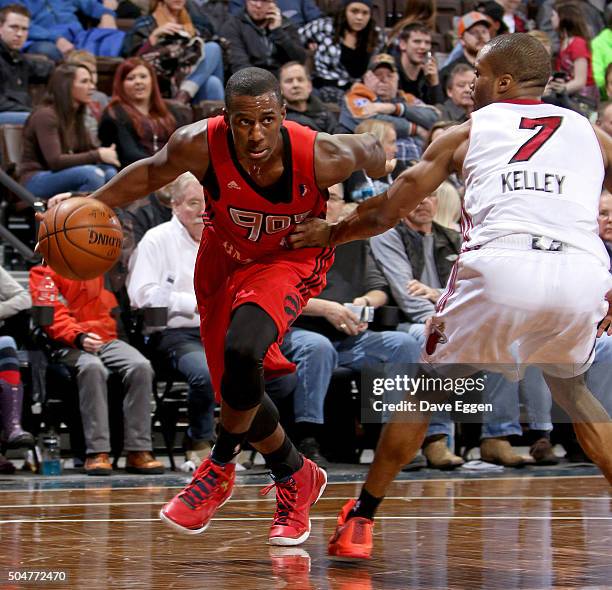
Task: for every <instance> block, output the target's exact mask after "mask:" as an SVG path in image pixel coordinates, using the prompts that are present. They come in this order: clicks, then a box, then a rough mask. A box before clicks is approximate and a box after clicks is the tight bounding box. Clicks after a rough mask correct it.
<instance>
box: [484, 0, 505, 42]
mask: <svg viewBox="0 0 612 590" xmlns="http://www.w3.org/2000/svg"><path fill="white" fill-rule="evenodd" d="M476 10H477V11H478V12H480V13H482V14H484V15H485V16H488V17H489V21H490V22H491V37H497V35H505V34H506V33H509V30H508V25H506V23H505V22H504V14H505V9H504V7H503V6H502V5H501V4H499V3H498V2H496V1H495V0H487V1H486V2H480V3H479V4H477V5H476Z"/></svg>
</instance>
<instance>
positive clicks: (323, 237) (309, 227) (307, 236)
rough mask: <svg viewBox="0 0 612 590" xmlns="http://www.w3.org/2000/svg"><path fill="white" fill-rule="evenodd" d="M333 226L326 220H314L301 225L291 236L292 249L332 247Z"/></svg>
mask: <svg viewBox="0 0 612 590" xmlns="http://www.w3.org/2000/svg"><path fill="white" fill-rule="evenodd" d="M331 228H332V225H331V224H329V223H327V221H325V220H324V219H318V218H312V219H308V220H306V221H304V222H303V223H299V224H298V225H297V226H296V227H295V229H294V230H293V233H292V234H291V235H290V236H289V244H290V245H291V248H293V249H295V248H316V247H319V248H325V247H326V246H330V245H331V244H330V239H331Z"/></svg>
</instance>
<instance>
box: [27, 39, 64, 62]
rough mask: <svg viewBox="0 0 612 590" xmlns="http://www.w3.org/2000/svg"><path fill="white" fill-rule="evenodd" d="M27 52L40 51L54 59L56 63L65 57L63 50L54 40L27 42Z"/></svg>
mask: <svg viewBox="0 0 612 590" xmlns="http://www.w3.org/2000/svg"><path fill="white" fill-rule="evenodd" d="M24 51H25V53H40V54H42V55H46V56H47V57H48V58H49V59H52V60H53V61H54V62H55V63H59V62H60V61H62V60H63V59H64V56H63V54H62V52H61V51H60V50H59V49H58V48H57V45H56V44H55V43H53V41H34V42H33V43H30V44H26V47H25V49H24Z"/></svg>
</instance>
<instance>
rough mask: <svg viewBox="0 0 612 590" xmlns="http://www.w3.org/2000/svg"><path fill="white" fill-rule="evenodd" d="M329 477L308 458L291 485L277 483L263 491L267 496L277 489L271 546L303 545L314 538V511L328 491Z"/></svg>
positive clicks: (286, 482) (289, 480)
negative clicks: (326, 487) (312, 508)
mask: <svg viewBox="0 0 612 590" xmlns="http://www.w3.org/2000/svg"><path fill="white" fill-rule="evenodd" d="M326 485H327V474H326V473H325V471H323V469H321V468H320V467H319V466H318V465H317V464H316V463H314V462H312V461H311V460H310V459H307V458H306V457H304V465H302V467H301V469H299V470H298V471H296V472H295V473H294V474H293V475H292V476H291V477H290V478H289V479H288V480H287V481H283V482H273V483H271V484H270V485H269V486H267V487H265V488H264V489H263V490H262V491H261V495H262V496H265V495H266V494H267V493H268V492H269V491H270V490H271V489H272V488H273V487H274V486H276V512H275V514H274V520H273V521H272V526H271V527H270V534H269V536H268V543H270V545H284V546H287V545H299V544H300V543H303V542H304V541H305V540H306V539H308V536H309V535H310V518H309V517H308V515H309V513H310V507H311V506H312V505H313V504H315V503H316V502H317V500H318V499H319V498H320V497H321V495H322V494H323V492H324V491H325V486H326Z"/></svg>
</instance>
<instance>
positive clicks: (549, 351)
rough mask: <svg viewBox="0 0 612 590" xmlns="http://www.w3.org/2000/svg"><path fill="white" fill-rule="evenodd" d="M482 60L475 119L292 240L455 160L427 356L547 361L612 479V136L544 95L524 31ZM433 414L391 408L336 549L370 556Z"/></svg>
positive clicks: (325, 229) (409, 204) (398, 207)
mask: <svg viewBox="0 0 612 590" xmlns="http://www.w3.org/2000/svg"><path fill="white" fill-rule="evenodd" d="M475 73H476V77H475V80H474V82H473V83H472V84H473V85H472V94H473V98H474V103H475V106H476V110H475V111H474V113H473V114H472V118H471V120H470V121H468V122H466V123H464V124H463V125H461V126H459V127H456V128H454V129H453V130H451V131H449V132H448V133H446V134H444V135H443V136H442V137H441V138H439V139H437V140H436V141H435V142H434V143H433V144H432V145H431V147H430V148H429V149H428V150H427V151H426V152H425V154H424V155H423V159H422V160H421V161H420V162H419V163H418V164H417V165H415V166H413V167H412V168H409V169H408V170H407V171H405V172H404V173H402V174H401V175H400V176H398V178H397V179H396V181H395V182H394V183H393V185H392V186H391V187H390V188H389V190H388V191H387V192H386V193H383V194H381V195H379V196H376V197H373V198H371V199H369V200H368V201H366V202H365V203H363V204H361V205H359V207H358V208H357V209H356V211H355V212H354V213H353V214H352V215H351V216H349V217H347V218H346V219H345V220H344V221H342V222H340V223H338V224H336V225H333V226H331V225H329V224H327V223H326V222H324V221H322V220H313V221H309V222H307V223H306V224H304V225H301V226H298V227H297V228H296V230H295V235H294V236H291V238H290V241H291V243H292V244H293V245H294V246H295V247H304V246H316V245H318V246H330V245H334V244H340V243H343V242H347V241H350V240H355V239H363V238H367V237H370V236H373V235H375V234H378V233H382V232H384V231H386V230H388V229H390V228H392V227H394V226H395V224H396V223H397V222H398V221H399V220H400V219H401V218H403V217H405V216H406V215H407V214H408V212H410V211H411V210H412V209H414V208H415V207H416V206H417V204H418V203H420V202H421V201H422V200H423V199H424V198H425V197H426V196H427V195H429V194H430V193H432V192H433V191H434V190H435V189H436V188H437V187H438V186H439V184H440V183H441V182H442V181H443V180H444V179H445V178H446V177H447V176H448V175H449V174H450V173H452V172H457V173H460V174H461V175H462V176H463V177H464V179H465V182H466V192H465V197H464V203H463V209H464V217H463V220H462V221H463V224H462V225H463V229H464V246H463V249H462V253H461V256H460V257H459V259H458V260H457V264H456V266H455V268H454V269H453V273H452V274H451V278H450V279H449V284H448V286H447V290H446V293H445V294H444V295H443V296H442V297H441V298H440V302H441V303H439V304H438V306H437V308H436V315H435V316H434V318H433V322H432V325H433V327H432V326H431V325H430V337H429V338H428V342H427V345H426V349H425V351H424V354H423V360H424V361H425V362H426V363H429V364H430V365H432V367H433V368H435V369H437V370H440V369H443V368H444V366H443V363H455V364H456V365H468V366H471V367H482V366H483V365H484V366H485V367H487V368H489V369H491V370H495V369H494V368H493V369H492V367H495V366H497V370H499V371H500V372H505V371H506V370H507V369H509V368H512V367H514V368H513V370H514V371H516V372H517V373H518V374H520V369H521V367H523V368H524V367H525V366H526V365H530V364H539V365H540V366H541V368H542V370H543V372H544V377H545V379H546V382H547V384H548V385H549V387H550V390H551V393H552V395H553V397H554V399H555V401H557V403H558V404H559V405H560V406H561V407H562V408H563V409H564V410H565V411H566V412H567V413H568V414H569V415H570V416H571V418H572V420H573V421H574V429H575V431H576V435H577V437H578V440H579V441H580V443H581V445H582V447H583V449H584V450H585V452H586V453H587V454H588V455H589V456H590V457H591V459H592V460H593V461H594V462H595V463H596V464H597V465H598V467H599V468H600V469H601V470H602V472H603V474H604V475H605V477H606V478H607V480H608V481H609V482H610V483H611V484H612V450H611V449H612V423H611V422H610V418H609V416H608V414H607V413H606V411H605V410H604V408H603V407H602V406H601V405H600V404H599V402H598V401H597V400H596V399H595V398H594V397H593V395H592V394H591V393H590V391H589V390H588V389H587V387H586V385H585V381H584V372H585V371H586V370H587V369H588V367H589V366H590V363H591V362H592V358H593V349H594V344H595V337H596V336H598V337H599V336H601V335H602V334H603V332H604V331H607V333H608V334H612V304H609V303H606V300H607V301H608V302H609V301H612V297H611V295H612V291H611V290H610V276H609V273H608V266H609V259H608V257H607V254H606V252H605V249H604V248H603V244H602V243H601V240H599V239H598V236H597V214H598V209H597V203H598V201H599V195H600V192H601V186H602V183H603V184H604V185H605V186H606V188H608V190H610V189H611V188H612V140H611V139H610V137H609V136H607V135H606V134H605V133H603V132H600V131H599V130H597V129H595V131H593V128H592V127H591V125H590V124H589V122H588V120H587V119H585V118H584V117H582V116H581V115H579V114H577V113H574V112H573V111H569V110H566V109H562V108H559V107H556V106H552V105H547V104H544V103H542V102H541V101H540V98H541V96H542V92H543V91H544V87H545V86H546V84H547V82H548V80H549V78H550V59H549V56H548V53H547V52H546V50H545V49H544V47H543V46H542V45H541V44H540V42H539V41H537V40H535V39H534V38H532V37H530V36H529V35H526V34H523V33H518V34H513V35H502V36H499V37H496V38H495V39H493V40H492V41H491V42H489V43H488V44H487V45H486V46H485V47H484V48H483V49H482V50H481V51H480V53H479V55H478V58H477V59H476V64H475ZM572 147H574V148H575V149H574V150H572ZM606 310H607V311H606ZM602 318H603V319H602ZM441 334H444V335H445V338H440V335H441ZM417 407H418V406H417ZM428 422H429V416H428V415H426V414H425V413H424V412H423V413H420V414H419V413H418V412H415V413H414V414H413V415H412V416H411V418H410V422H409V423H407V422H406V420H405V419H404V420H403V421H402V419H401V417H400V416H399V415H396V416H395V417H394V420H393V421H391V422H390V423H389V424H388V425H387V426H386V427H385V429H384V430H383V433H382V435H381V439H380V441H379V444H378V448H377V450H376V456H375V459H374V462H373V464H372V467H371V469H370V472H369V474H368V477H367V479H366V482H365V485H364V486H363V488H362V491H361V494H360V496H359V499H358V500H357V501H355V500H351V501H349V502H348V503H347V504H346V505H345V506H344V508H343V510H342V512H341V514H340V517H339V521H338V522H339V524H338V526H337V528H336V531H335V533H334V535H333V536H332V538H331V539H330V542H329V547H328V550H329V553H330V555H332V556H335V557H338V558H349V559H350V558H353V559H354V558H369V557H370V555H371V551H372V529H373V526H374V523H373V517H374V513H375V511H376V509H377V507H378V505H379V504H380V502H381V501H382V499H383V497H384V495H385V493H386V491H387V488H388V486H389V484H390V483H391V482H392V481H393V479H394V478H395V477H396V475H397V473H398V472H399V470H400V468H401V466H402V465H406V464H407V463H409V462H410V461H411V460H412V458H413V457H414V455H415V454H416V452H417V450H418V449H419V448H420V446H421V443H422V442H423V438H424V437H425V432H426V430H427V424H428Z"/></svg>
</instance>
